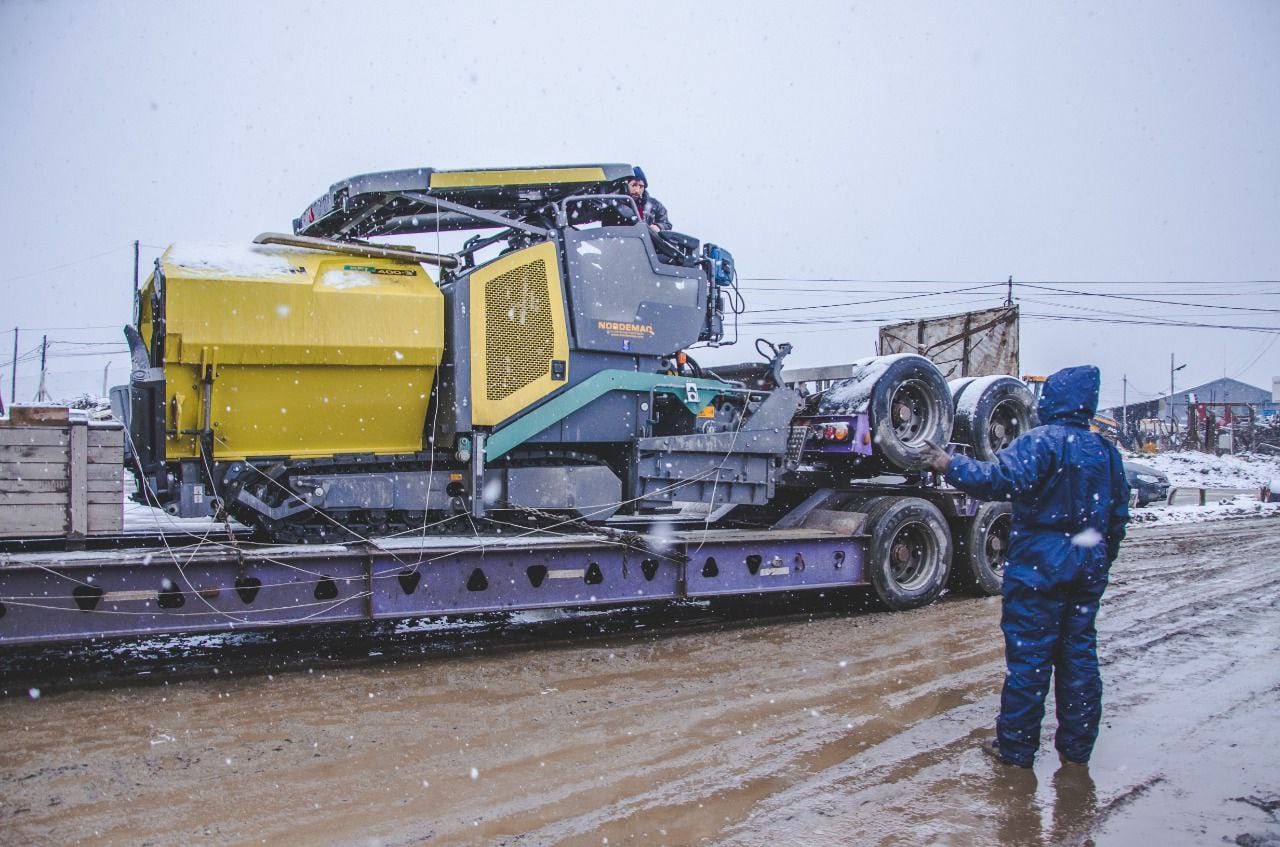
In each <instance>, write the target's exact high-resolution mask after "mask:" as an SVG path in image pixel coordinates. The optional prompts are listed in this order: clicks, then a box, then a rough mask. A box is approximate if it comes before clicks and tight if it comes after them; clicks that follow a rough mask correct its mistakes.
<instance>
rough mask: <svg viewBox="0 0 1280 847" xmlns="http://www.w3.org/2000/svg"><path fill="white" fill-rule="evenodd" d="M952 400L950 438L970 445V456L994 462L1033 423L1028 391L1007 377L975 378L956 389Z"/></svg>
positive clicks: (1021, 384) (1032, 411) (1030, 399)
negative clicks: (953, 404) (952, 423)
mask: <svg viewBox="0 0 1280 847" xmlns="http://www.w3.org/2000/svg"><path fill="white" fill-rule="evenodd" d="M954 402H955V426H954V427H953V429H952V431H951V440H952V441H955V442H958V443H960V444H968V445H970V446H971V447H973V455H974V457H975V458H977V459H979V460H981V461H983V462H994V461H995V460H996V454H997V453H999V452H1000V451H1001V450H1003V449H1004V448H1006V447H1008V446H1009V445H1010V444H1011V443H1013V440H1014V439H1015V438H1017V437H1018V436H1019V435H1022V434H1023V433H1024V432H1026V431H1027V430H1029V429H1031V427H1033V426H1034V425H1035V424H1034V409H1033V406H1034V405H1035V404H1034V402H1033V400H1032V397H1031V391H1030V390H1028V388H1027V386H1026V385H1024V384H1023V382H1022V380H1020V379H1016V378H1014V377H1011V376H983V377H978V378H977V379H975V380H973V381H972V382H970V383H968V384H966V385H964V386H962V387H961V388H960V390H959V391H958V392H957V393H956V396H955V400H954Z"/></svg>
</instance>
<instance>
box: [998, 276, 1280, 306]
mask: <svg viewBox="0 0 1280 847" xmlns="http://www.w3.org/2000/svg"><path fill="white" fill-rule="evenodd" d="M1018 284H1019V285H1022V286H1024V287H1026V288H1034V289H1037V290H1044V291H1053V292H1056V293H1059V294H1085V295H1086V296H1088V297H1110V298H1113V299H1116V300H1130V301H1135V302H1138V303H1157V304H1160V305H1164V306H1194V307H1196V308H1198V309H1232V310H1235V311H1239V312H1280V309H1261V308H1257V307H1254V306H1216V305H1213V304H1207V305H1203V306H1201V305H1198V304H1196V303H1180V302H1178V301H1176V300H1160V299H1157V298H1154V297H1133V296H1130V295H1126V294H1112V293H1109V292H1100V293H1097V294H1087V293H1086V292H1074V291H1072V292H1067V291H1063V290H1062V289H1060V288H1051V287H1049V286H1045V285H1032V284H1030V283H1025V282H1023V283H1018Z"/></svg>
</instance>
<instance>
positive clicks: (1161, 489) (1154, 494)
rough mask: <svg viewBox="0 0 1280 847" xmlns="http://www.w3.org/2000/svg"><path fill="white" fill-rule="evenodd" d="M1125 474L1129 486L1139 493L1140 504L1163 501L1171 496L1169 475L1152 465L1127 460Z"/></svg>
mask: <svg viewBox="0 0 1280 847" xmlns="http://www.w3.org/2000/svg"><path fill="white" fill-rule="evenodd" d="M1124 475H1125V478H1126V479H1127V480H1128V481H1129V487H1130V488H1132V489H1133V490H1134V491H1135V492H1137V494H1138V501H1137V502H1138V505H1139V506H1146V505H1148V504H1150V503H1156V502H1161V503H1163V502H1164V501H1165V499H1166V498H1167V497H1168V496H1169V477H1167V476H1165V475H1164V474H1163V473H1162V472H1161V471H1158V470H1156V469H1155V468H1153V467H1151V466H1150V465H1143V464H1139V463H1138V462H1125V463H1124Z"/></svg>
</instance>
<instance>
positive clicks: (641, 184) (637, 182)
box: [627, 167, 649, 200]
mask: <svg viewBox="0 0 1280 847" xmlns="http://www.w3.org/2000/svg"><path fill="white" fill-rule="evenodd" d="M648 188H649V180H647V179H645V176H644V171H643V170H642V169H641V168H639V167H637V168H636V169H635V171H634V172H633V173H632V174H631V178H630V179H628V180H627V193H628V194H630V195H631V197H632V199H634V200H640V199H641V198H643V197H644V193H645V191H646V190H647V189H648Z"/></svg>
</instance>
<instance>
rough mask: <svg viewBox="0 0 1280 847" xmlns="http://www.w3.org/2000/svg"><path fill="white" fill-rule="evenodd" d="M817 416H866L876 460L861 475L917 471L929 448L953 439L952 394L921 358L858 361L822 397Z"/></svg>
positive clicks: (904, 356)
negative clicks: (932, 444)
mask: <svg viewBox="0 0 1280 847" xmlns="http://www.w3.org/2000/svg"><path fill="white" fill-rule="evenodd" d="M814 414H816V415H858V414H866V415H867V417H868V418H869V424H870V428H871V437H872V441H873V444H874V450H873V455H874V458H875V461H872V462H870V463H867V464H866V465H863V466H861V470H862V472H864V473H865V472H869V471H873V470H875V469H876V468H883V469H885V470H888V471H919V470H924V468H925V461H924V459H923V457H922V455H921V452H922V451H923V450H924V446H925V443H926V442H927V441H934V442H936V443H938V444H943V443H945V442H946V441H947V436H949V435H950V434H951V419H952V405H951V391H950V389H948V388H947V381H946V379H944V378H943V376H942V374H941V372H939V371H938V369H937V368H936V367H934V365H933V362H930V361H929V360H928V359H926V358H925V357H923V356H916V355H914V354H912V353H899V354H895V355H893V356H872V357H870V358H867V359H862V360H860V361H858V362H854V363H853V366H852V371H851V373H850V375H849V376H848V377H845V378H844V379H839V380H836V382H835V383H834V384H833V385H832V386H831V387H830V388H828V389H826V390H825V391H823V392H822V394H820V395H818V397H817V403H816V408H815V410H814Z"/></svg>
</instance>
